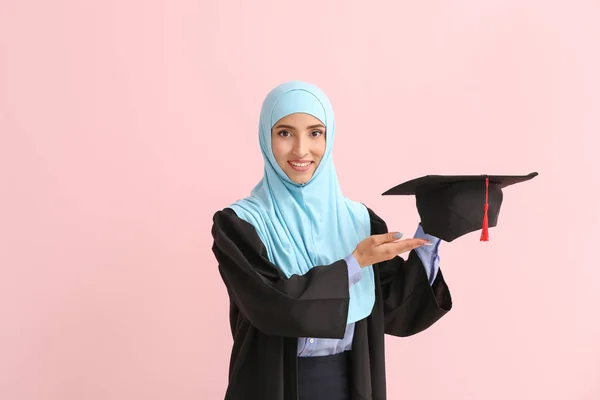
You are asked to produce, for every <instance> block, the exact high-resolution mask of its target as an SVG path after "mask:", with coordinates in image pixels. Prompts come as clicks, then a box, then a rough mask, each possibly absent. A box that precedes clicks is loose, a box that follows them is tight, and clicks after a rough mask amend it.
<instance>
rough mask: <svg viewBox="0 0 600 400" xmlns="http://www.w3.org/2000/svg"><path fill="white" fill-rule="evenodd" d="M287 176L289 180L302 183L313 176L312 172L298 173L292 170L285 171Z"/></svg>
mask: <svg viewBox="0 0 600 400" xmlns="http://www.w3.org/2000/svg"><path fill="white" fill-rule="evenodd" d="M287 176H288V178H290V180H291V181H292V182H294V183H297V184H300V185H301V184H303V183H307V182H308V181H310V178H312V176H313V172H312V171H311V172H306V173H304V174H298V173H297V172H295V171H292V172H288V173H287Z"/></svg>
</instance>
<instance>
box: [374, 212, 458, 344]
mask: <svg viewBox="0 0 600 400" xmlns="http://www.w3.org/2000/svg"><path fill="white" fill-rule="evenodd" d="M369 215H370V218H371V233H372V234H373V235H377V234H382V233H387V232H388V228H387V225H386V223H385V222H384V221H383V220H382V219H381V218H380V217H379V216H378V215H377V214H375V213H374V212H373V210H371V209H369ZM376 268H377V270H378V271H379V279H380V285H381V292H382V298H383V307H384V321H385V333H387V334H389V335H393V336H400V337H406V336H411V335H414V334H416V333H419V332H421V331H423V330H425V329H427V328H429V327H430V326H431V325H433V324H434V323H435V322H436V321H438V320H439V319H440V318H442V317H443V316H444V315H445V314H446V313H447V312H448V311H450V309H451V308H452V298H451V296H450V290H449V288H448V285H447V284H446V282H445V280H444V276H443V274H442V270H441V269H438V271H437V275H436V277H435V280H434V281H433V284H431V283H430V282H429V280H428V278H427V273H426V271H425V268H424V266H423V263H422V262H421V259H420V258H419V256H418V255H417V252H415V251H414V250H413V251H411V252H410V253H409V254H408V257H407V259H406V260H404V259H403V258H402V257H400V256H395V257H394V258H392V259H391V260H389V261H385V262H382V263H378V264H376Z"/></svg>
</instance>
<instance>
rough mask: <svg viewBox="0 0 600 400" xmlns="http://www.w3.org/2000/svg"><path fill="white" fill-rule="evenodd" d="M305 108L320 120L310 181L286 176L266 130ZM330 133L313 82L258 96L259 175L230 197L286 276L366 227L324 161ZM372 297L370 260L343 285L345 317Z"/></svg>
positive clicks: (350, 242) (328, 116) (361, 314)
mask: <svg viewBox="0 0 600 400" xmlns="http://www.w3.org/2000/svg"><path fill="white" fill-rule="evenodd" d="M293 113H306V114H310V115H312V116H313V117H315V118H317V119H319V120H320V121H321V122H322V123H323V125H325V127H326V133H325V140H326V149H325V153H324V154H323V158H322V159H321V162H320V164H319V165H318V167H317V169H316V170H315V173H314V174H313V176H312V178H311V179H310V181H308V182H307V183H305V184H298V183H295V182H293V181H292V180H290V179H289V178H288V176H287V175H286V174H285V172H284V171H283V170H282V169H281V167H280V166H279V164H278V163H277V161H276V160H275V157H274V155H273V151H272V147H271V129H272V127H273V126H274V125H275V124H276V123H277V121H279V120H280V119H281V118H284V117H285V116H287V115H290V114H293ZM334 137H335V120H334V115H333V108H332V106H331V104H330V101H329V99H328V98H327V96H326V95H325V93H324V92H323V91H322V90H320V89H319V88H318V87H316V86H314V85H312V84H309V83H305V82H300V81H292V82H287V83H284V84H281V85H279V86H277V87H276V88H274V89H273V90H272V91H271V92H269V94H268V95H267V97H266V98H265V100H264V102H263V105H262V109H261V114H260V122H259V141H260V148H261V152H262V155H263V158H264V175H263V178H262V179H261V180H260V181H259V182H258V184H257V185H256V186H255V187H254V189H252V192H251V194H250V196H248V197H246V198H244V199H241V200H238V201H237V202H235V203H233V204H232V205H231V206H230V208H232V209H233V210H234V211H235V213H236V214H237V215H238V217H240V218H241V219H243V220H245V221H246V222H248V223H250V224H251V225H253V226H254V227H255V229H256V231H257V233H258V235H259V237H260V238H261V240H262V241H263V243H264V244H265V246H266V248H267V253H268V256H269V260H270V261H271V262H273V263H274V264H275V265H277V266H278V267H279V268H280V269H281V271H282V272H283V273H284V274H285V275H286V276H287V277H288V278H289V277H291V276H292V275H304V274H306V273H307V272H308V271H309V270H310V269H311V268H313V267H315V266H319V265H328V264H331V263H333V262H335V261H337V260H340V259H342V258H344V257H346V256H347V255H349V254H350V253H351V252H352V251H353V250H354V249H355V248H356V245H357V244H358V243H359V242H360V241H362V240H363V239H365V238H367V237H368V236H369V235H370V234H371V228H370V219H369V213H368V210H367V208H366V207H365V206H364V205H363V204H361V203H359V202H355V201H352V200H350V199H348V198H346V197H345V196H344V195H343V194H342V191H341V189H340V186H339V182H338V178H337V174H336V171H335V167H334V165H333V160H332V148H333V142H334ZM374 303H375V288H374V276H373V267H372V266H370V265H369V266H367V267H364V268H362V279H361V280H360V281H359V282H358V283H356V284H354V285H353V286H352V287H351V288H350V306H349V311H348V319H347V323H348V324H349V323H352V322H356V321H358V320H361V319H363V318H365V317H367V316H369V315H370V313H371V311H372V309H373V305H374Z"/></svg>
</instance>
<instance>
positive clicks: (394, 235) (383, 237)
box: [371, 232, 402, 246]
mask: <svg viewBox="0 0 600 400" xmlns="http://www.w3.org/2000/svg"><path fill="white" fill-rule="evenodd" d="M400 238H402V233H401V232H388V233H382V234H379V235H372V236H371V239H372V241H373V244H374V245H375V246H378V245H381V244H384V243H390V242H395V241H396V240H398V239H400Z"/></svg>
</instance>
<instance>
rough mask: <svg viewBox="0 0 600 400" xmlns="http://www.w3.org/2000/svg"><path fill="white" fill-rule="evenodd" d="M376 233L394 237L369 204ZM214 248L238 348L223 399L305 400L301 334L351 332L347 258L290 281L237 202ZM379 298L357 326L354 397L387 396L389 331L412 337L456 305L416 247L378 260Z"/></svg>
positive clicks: (217, 227)
mask: <svg viewBox="0 0 600 400" xmlns="http://www.w3.org/2000/svg"><path fill="white" fill-rule="evenodd" d="M369 215H370V218H371V234H381V233H387V231H388V230H387V226H386V224H385V222H384V221H383V220H382V219H381V218H380V217H379V216H377V215H376V214H375V213H374V212H373V211H372V210H371V209H369ZM212 235H213V238H214V244H213V247H212V250H213V252H214V254H215V257H216V259H217V261H218V265H219V272H220V274H221V277H222V279H223V281H224V283H225V286H226V288H227V292H228V294H229V298H230V324H231V332H232V335H233V348H232V352H231V358H230V366H229V384H228V387H227V390H226V393H225V400H253V399H257V400H297V346H298V342H297V340H298V339H297V338H298V337H316V338H319V337H327V338H339V339H341V338H343V336H344V333H345V329H346V317H347V315H348V305H349V288H348V272H347V271H348V270H347V265H346V262H345V261H344V260H343V259H341V260H338V261H336V262H334V263H332V264H329V265H321V266H315V267H313V268H312V269H310V270H309V272H308V273H306V274H305V275H302V276H296V275H295V276H292V277H291V278H289V279H288V278H287V277H286V276H285V275H284V274H283V273H282V272H281V271H280V270H279V269H278V268H277V266H275V265H274V264H273V263H271V262H270V261H269V259H268V257H267V251H266V248H265V246H264V244H263V243H262V241H261V239H260V238H259V236H258V234H257V233H256V230H255V229H254V227H253V226H252V225H251V224H249V223H247V222H246V221H244V220H242V219H240V218H239V217H237V215H236V214H235V212H234V211H233V210H231V209H229V208H225V209H224V210H221V211H218V212H217V213H215V215H214V217H213V227H212ZM373 267H374V271H375V284H376V289H375V290H376V292H375V293H376V299H375V305H374V308H373V311H372V313H371V315H370V316H369V317H367V318H365V319H363V320H361V321H358V322H357V323H356V328H355V333H354V339H353V343H352V359H353V363H352V371H351V379H352V382H351V399H352V400H367V399H368V400H384V399H386V381H385V351H384V334H389V335H393V336H399V337H403V336H404V337H405V336H409V335H413V334H416V333H418V332H421V331H423V330H424V329H427V328H428V327H430V326H431V325H432V324H433V323H435V322H436V321H437V320H439V319H440V318H441V317H442V316H443V315H445V314H446V313H447V312H448V311H449V310H450V309H451V307H452V299H451V296H450V292H449V289H448V286H447V285H446V282H445V281H444V277H443V275H442V272H441V270H439V271H438V274H437V277H436V279H435V282H434V283H433V285H430V284H429V282H428V280H427V274H426V272H425V268H424V266H423V264H422V263H421V261H420V259H419V257H418V256H417V254H416V253H415V252H414V251H411V252H410V253H409V254H408V257H407V259H406V260H404V259H403V258H401V257H399V256H396V257H394V258H393V259H392V260H390V261H387V262H383V263H379V264H376V265H374V266H373Z"/></svg>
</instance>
